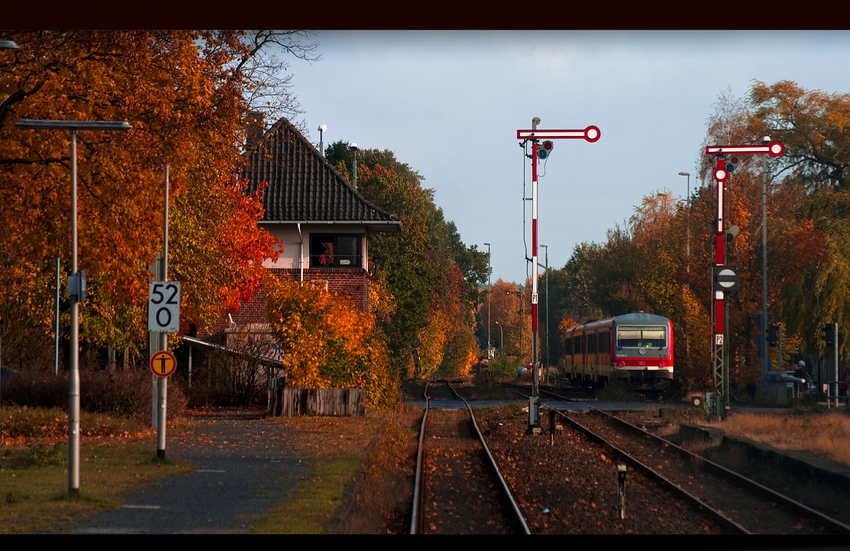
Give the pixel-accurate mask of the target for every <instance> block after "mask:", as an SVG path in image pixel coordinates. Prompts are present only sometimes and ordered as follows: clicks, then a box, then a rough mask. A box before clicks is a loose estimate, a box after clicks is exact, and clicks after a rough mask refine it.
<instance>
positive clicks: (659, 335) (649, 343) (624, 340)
mask: <svg viewBox="0 0 850 551" xmlns="http://www.w3.org/2000/svg"><path fill="white" fill-rule="evenodd" d="M666 347H667V328H666V327H639V326H633V325H632V326H629V325H626V326H623V325H621V326H619V327H617V348H666Z"/></svg>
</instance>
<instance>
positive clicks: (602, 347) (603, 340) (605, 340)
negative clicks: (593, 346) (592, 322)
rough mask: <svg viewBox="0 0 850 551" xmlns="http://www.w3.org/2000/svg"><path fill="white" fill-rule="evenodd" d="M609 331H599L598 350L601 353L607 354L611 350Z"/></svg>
mask: <svg viewBox="0 0 850 551" xmlns="http://www.w3.org/2000/svg"><path fill="white" fill-rule="evenodd" d="M610 349H611V333H610V331H605V332H603V333H599V352H601V353H602V354H607V353H609V352H611V350H610Z"/></svg>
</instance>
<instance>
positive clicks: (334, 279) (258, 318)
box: [204, 268, 368, 344]
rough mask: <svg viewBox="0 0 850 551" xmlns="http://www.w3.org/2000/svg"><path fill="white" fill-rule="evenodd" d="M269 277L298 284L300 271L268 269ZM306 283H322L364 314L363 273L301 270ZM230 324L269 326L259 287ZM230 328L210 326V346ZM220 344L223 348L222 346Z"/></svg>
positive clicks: (263, 294)
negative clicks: (349, 300)
mask: <svg viewBox="0 0 850 551" xmlns="http://www.w3.org/2000/svg"><path fill="white" fill-rule="evenodd" d="M269 274H271V275H274V276H277V277H290V278H292V279H294V280H296V281H297V280H299V279H300V277H301V270H299V269H294V268H293V269H289V268H270V269H269ZM304 280H305V281H317V280H318V281H325V282H327V289H328V290H329V291H331V292H332V293H336V294H338V295H343V296H347V297H349V298H351V300H353V301H354V305H355V307H356V308H357V309H358V310H361V311H365V310H366V309H367V308H368V292H367V289H368V283H367V274H366V271H365V270H352V269H348V270H345V269H337V270H334V269H328V270H315V269H305V270H304ZM231 317H232V318H233V322H234V323H235V324H237V325H243V324H268V318H267V316H266V292H265V289H263V288H262V287H261V288H260V289H259V290H257V292H256V293H254V299H253V300H252V301H251V302H243V303H242V305H241V306H240V307H239V310H238V311H237V312H236V313H234V314H231ZM229 324H230V320H229V319H228V318H227V317H225V318H224V319H222V320H220V321H219V322H218V323H216V324H215V326H213V328H212V329H211V330H210V332H211V337H212V339H204V340H211V341H212V342H218V341H219V340H223V339H224V332H225V329H227V327H228V325H229ZM219 344H224V342H221V343H219Z"/></svg>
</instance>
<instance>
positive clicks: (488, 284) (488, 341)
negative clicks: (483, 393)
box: [484, 243, 493, 360]
mask: <svg viewBox="0 0 850 551" xmlns="http://www.w3.org/2000/svg"><path fill="white" fill-rule="evenodd" d="M484 244H485V245H487V359H488V360H489V359H490V358H492V357H493V355H492V354H491V352H490V244H489V243H484Z"/></svg>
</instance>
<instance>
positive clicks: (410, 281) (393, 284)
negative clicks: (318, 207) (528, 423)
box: [326, 142, 487, 376]
mask: <svg viewBox="0 0 850 551" xmlns="http://www.w3.org/2000/svg"><path fill="white" fill-rule="evenodd" d="M326 156H327V158H328V160H329V161H331V162H332V163H333V164H335V166H336V167H337V168H338V169H339V170H340V172H341V173H342V174H343V175H345V176H346V177H348V176H349V175H350V173H351V172H350V171H351V169H352V163H353V162H354V156H353V153H352V152H351V151H350V150H349V148H348V144H346V143H344V142H337V143H334V144H331V145H329V146H328V148H327V149H326ZM357 159H358V163H359V166H358V169H357V170H358V175H357V181H358V191H359V192H360V193H361V194H362V195H363V196H364V197H366V199H368V200H369V201H371V202H372V203H374V204H375V205H377V206H378V207H380V208H382V209H384V210H386V211H388V212H392V213H393V214H394V215H396V216H398V218H399V219H400V220H401V227H402V231H401V233H400V234H398V235H396V234H393V235H390V234H373V235H372V236H371V238H370V243H369V251H370V270H371V274H370V279H371V280H372V281H374V282H376V283H378V284H379V285H380V287H381V289H383V290H384V291H385V292H386V294H387V295H388V296H391V297H392V304H393V311H392V314H391V315H388V316H385V317H384V318H383V320H382V321H380V322H379V327H380V329H381V332H382V333H383V334H384V335H386V338H387V341H386V342H387V345H388V347H389V351H390V355H391V358H392V362H393V365H394V366H395V369H396V372H397V373H399V374H404V373H412V372H413V361H412V356H411V347H412V345H413V343H414V342H415V341H416V339H419V341H420V343H421V346H420V350H419V354H420V358H421V360H420V369H421V373H422V375H423V376H428V375H431V374H434V373H437V372H438V371H440V372H444V373H466V372H468V371H469V369H470V367H471V365H472V363H474V361H475V360H476V359H477V356H478V346H477V344H476V342H475V337H474V323H475V317H474V313H475V309H476V308H477V306H478V304H479V303H480V301H481V294H480V293H479V292H478V286H479V285H480V284H481V283H482V282H483V281H485V280H486V278H487V256H486V254H485V253H483V252H481V251H478V250H477V247H476V246H475V245H473V246H472V247H467V246H466V245H464V244H463V242H462V241H461V238H460V234H459V233H458V231H457V227H456V226H455V225H454V223H453V222H450V221H446V220H445V218H444V216H443V212H442V209H440V208H439V207H437V206H436V204H435V203H434V191H433V190H431V189H427V188H424V187H422V180H423V178H422V176H421V175H419V174H418V173H417V172H415V171H414V170H413V169H411V168H410V167H409V166H408V165H406V164H404V163H402V162H399V161H398V160H397V159H396V158H395V156H394V155H393V153H392V152H391V151H386V150H383V151H381V150H365V151H360V152H359V153H358V155H357ZM351 179H352V178H350V177H349V180H351ZM370 285H371V283H370Z"/></svg>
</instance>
